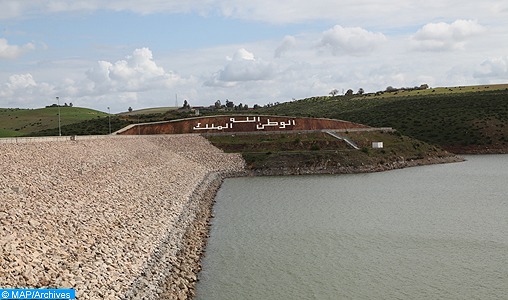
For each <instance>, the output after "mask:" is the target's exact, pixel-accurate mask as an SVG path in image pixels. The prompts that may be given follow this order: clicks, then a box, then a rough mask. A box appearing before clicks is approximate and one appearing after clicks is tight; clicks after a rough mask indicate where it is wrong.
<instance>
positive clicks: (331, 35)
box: [320, 25, 387, 55]
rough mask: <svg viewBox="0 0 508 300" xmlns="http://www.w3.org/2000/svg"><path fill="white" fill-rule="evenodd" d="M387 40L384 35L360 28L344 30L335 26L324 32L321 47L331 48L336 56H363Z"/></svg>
mask: <svg viewBox="0 0 508 300" xmlns="http://www.w3.org/2000/svg"><path fill="white" fill-rule="evenodd" d="M386 40H387V38H386V37H385V35H384V34H382V33H374V32H370V31H367V30H365V29H363V28H360V27H352V28H344V27H342V26H340V25H335V26H334V27H333V28H331V29H328V30H327V31H325V32H323V36H322V38H321V43H320V45H321V46H325V47H328V48H330V50H331V51H332V53H333V54H334V55H341V54H349V55H363V54H368V53H370V52H372V51H373V50H375V49H376V48H378V47H379V46H380V45H381V44H383V43H384V42H385V41H386Z"/></svg>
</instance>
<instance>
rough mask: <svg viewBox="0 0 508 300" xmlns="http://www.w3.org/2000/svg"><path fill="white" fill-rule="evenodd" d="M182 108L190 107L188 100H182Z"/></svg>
mask: <svg viewBox="0 0 508 300" xmlns="http://www.w3.org/2000/svg"><path fill="white" fill-rule="evenodd" d="M182 108H183V109H190V104H189V102H187V100H183V106H182Z"/></svg>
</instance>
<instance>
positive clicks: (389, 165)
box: [246, 154, 464, 176]
mask: <svg viewBox="0 0 508 300" xmlns="http://www.w3.org/2000/svg"><path fill="white" fill-rule="evenodd" d="M462 161H464V158H462V157H460V156H456V155H453V154H450V155H449V156H443V157H427V158H421V159H405V158H403V157H401V158H400V159H399V160H396V161H392V162H385V163H365V164H363V163H362V164H361V165H340V164H338V165H337V164H333V163H329V162H328V161H324V162H320V163H316V164H313V165H309V166H302V167H294V166H293V167H278V168H271V167H267V168H257V169H250V170H247V171H246V174H247V175H248V176H289V175H310V174H353V173H373V172H383V171H389V170H395V169H403V168H409V167H416V166H425V165H433V164H445V163H454V162H462Z"/></svg>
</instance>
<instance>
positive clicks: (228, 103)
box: [226, 99, 235, 108]
mask: <svg viewBox="0 0 508 300" xmlns="http://www.w3.org/2000/svg"><path fill="white" fill-rule="evenodd" d="M226 107H227V108H234V107H235V104H234V103H233V101H229V100H228V99H226Z"/></svg>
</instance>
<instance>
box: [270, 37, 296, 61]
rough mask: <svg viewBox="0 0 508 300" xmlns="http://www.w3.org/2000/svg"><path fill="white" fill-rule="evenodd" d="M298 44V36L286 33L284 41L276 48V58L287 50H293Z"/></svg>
mask: <svg viewBox="0 0 508 300" xmlns="http://www.w3.org/2000/svg"><path fill="white" fill-rule="evenodd" d="M295 46H296V38H295V37H294V36H290V35H286V36H285V37H284V39H283V40H282V43H281V44H280V45H279V47H277V49H275V54H274V56H275V58H280V57H281V56H282V55H284V54H285V53H286V52H288V51H289V50H291V48H293V47H295Z"/></svg>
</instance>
